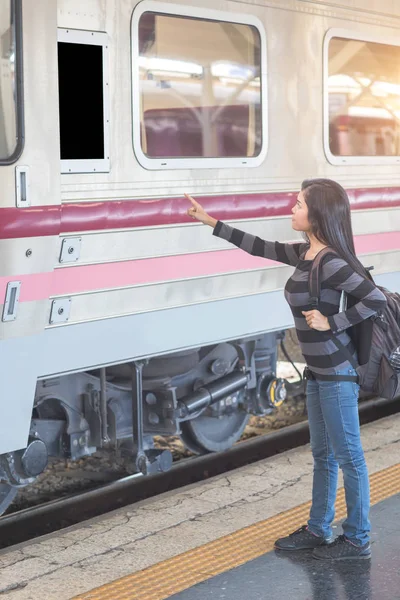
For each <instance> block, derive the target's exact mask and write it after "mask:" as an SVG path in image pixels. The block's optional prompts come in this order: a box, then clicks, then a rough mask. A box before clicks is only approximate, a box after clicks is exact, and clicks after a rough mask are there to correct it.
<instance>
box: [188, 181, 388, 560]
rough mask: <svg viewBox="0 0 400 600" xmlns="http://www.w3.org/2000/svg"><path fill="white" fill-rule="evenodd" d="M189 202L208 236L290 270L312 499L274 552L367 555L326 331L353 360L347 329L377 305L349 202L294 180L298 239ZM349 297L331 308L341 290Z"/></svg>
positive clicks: (332, 188)
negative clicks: (313, 277)
mask: <svg viewBox="0 0 400 600" xmlns="http://www.w3.org/2000/svg"><path fill="white" fill-rule="evenodd" d="M186 197H187V198H188V199H189V200H190V202H191V203H192V207H191V208H190V209H189V210H188V215H189V216H190V217H192V218H193V219H197V220H198V221H201V222H202V223H205V224H206V225H210V226H211V227H213V228H214V235H216V236H218V237H220V238H223V239H225V240H227V241H228V242H231V243H232V244H235V245H236V246H238V247H239V248H242V249H243V250H245V251H246V252H248V253H250V254H253V255H255V256H263V257H265V258H269V259H272V260H276V261H279V262H282V263H285V264H288V265H292V266H294V267H296V269H295V271H294V273H293V275H292V276H291V277H290V278H289V280H288V282H287V284H286V287H285V298H286V300H287V302H288V303H289V305H290V308H291V310H292V313H293V317H294V323H295V327H296V331H297V336H298V339H299V343H300V347H301V350H302V353H303V355H304V359H305V361H306V363H307V367H308V373H309V377H308V381H307V409H308V421H309V427H310V438H311V450H312V454H313V459H314V474H313V489H312V506H311V510H310V518H309V521H308V524H307V525H303V526H302V527H301V528H300V529H297V530H296V531H294V532H293V533H291V534H290V535H289V536H288V537H285V538H281V539H279V540H277V541H276V542H275V547H276V548H279V549H280V550H302V549H313V550H314V551H313V556H314V557H315V558H319V559H328V560H343V559H368V558H370V556H371V549H370V541H369V539H370V536H369V534H370V522H369V518H368V515H369V506H370V501H369V481H368V471H367V466H366V464H365V459H364V453H363V449H362V446H361V439H360V424H359V418H358V391H359V386H358V385H357V383H356V381H357V377H356V372H355V370H354V369H353V367H352V365H351V364H350V362H349V361H348V360H347V359H346V356H343V354H342V352H341V351H340V350H338V348H337V347H336V345H335V343H334V342H333V340H332V337H333V336H337V339H338V340H340V342H342V344H344V345H345V346H346V347H347V349H348V350H349V351H350V352H351V354H352V355H353V356H354V358H355V359H357V356H356V352H355V348H354V346H353V344H352V342H351V339H350V337H349V335H348V333H347V332H346V330H347V329H348V328H349V327H351V326H353V325H355V324H357V323H359V322H361V321H362V320H364V319H368V318H369V317H371V316H372V315H374V314H375V313H377V312H378V311H380V310H381V309H382V308H384V305H385V303H386V299H385V296H384V295H383V294H382V292H380V291H379V290H378V289H377V288H376V287H375V286H374V284H373V283H372V282H371V281H370V279H369V278H368V277H367V273H366V270H365V269H364V267H363V266H362V264H361V263H360V261H359V260H358V259H357V258H356V255H355V249H354V240H353V233H352V227H351V216H350V203H349V199H348V196H347V194H346V192H345V190H344V189H343V188H342V187H341V186H340V185H339V184H338V183H336V182H334V181H331V180H329V179H311V180H306V181H304V182H303V183H302V186H301V191H300V193H299V194H298V196H297V202H296V205H295V206H294V207H293V208H292V215H293V216H292V227H293V229H294V230H296V231H302V232H304V234H305V238H306V243H294V244H283V243H280V242H266V241H264V240H262V239H260V238H259V237H256V236H253V235H250V234H248V233H245V232H243V231H239V230H238V229H233V228H232V227H230V226H229V225H226V224H225V223H222V222H221V221H217V220H216V219H214V218H213V217H211V216H210V215H208V214H207V213H206V212H205V211H204V209H203V207H202V206H201V205H200V204H199V203H198V202H196V201H195V200H194V199H193V198H191V197H190V196H188V195H187V194H186ZM327 247H329V248H331V249H332V250H334V252H335V254H332V253H331V254H327V255H326V257H325V258H324V259H323V262H322V273H321V296H320V302H319V308H320V311H319V310H310V308H311V307H310V304H309V302H310V297H309V293H308V275H309V272H310V269H311V266H312V262H313V259H314V258H315V257H316V256H317V254H318V253H319V252H320V251H321V250H323V249H324V248H327ZM343 290H344V291H345V292H347V293H349V294H350V295H351V296H352V297H354V298H356V299H357V300H358V302H357V303H356V304H355V305H354V306H352V307H351V308H349V309H348V310H345V311H343V312H339V305H340V297H341V293H342V291H343ZM339 467H340V468H341V469H342V471H343V477H344V487H345V496H346V505H347V518H346V520H345V521H344V523H343V533H344V534H343V535H340V536H338V537H337V538H336V539H335V540H334V541H333V534H332V522H333V520H334V516H335V509H334V506H335V499H336V490H337V479H338V468H339Z"/></svg>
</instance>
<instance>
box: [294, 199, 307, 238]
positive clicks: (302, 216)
mask: <svg viewBox="0 0 400 600" xmlns="http://www.w3.org/2000/svg"><path fill="white" fill-rule="evenodd" d="M292 228H293V229H294V230H295V231H305V232H309V231H310V229H311V228H310V223H309V221H308V206H307V204H306V201H305V200H304V194H303V192H299V194H298V196H297V202H296V204H295V205H294V206H293V208H292Z"/></svg>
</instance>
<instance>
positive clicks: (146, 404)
mask: <svg viewBox="0 0 400 600" xmlns="http://www.w3.org/2000/svg"><path fill="white" fill-rule="evenodd" d="M283 337H284V332H278V333H268V334H265V335H263V336H262V337H257V338H246V339H242V340H234V341H230V342H226V343H220V344H217V345H213V346H206V347H202V348H196V349H191V350H186V351H182V352H176V353H174V354H169V355H166V356H160V357H156V358H151V359H148V360H145V359H143V360H137V361H134V362H131V363H126V364H122V365H114V366H109V367H107V368H101V369H98V370H94V371H87V372H82V373H77V374H70V375H65V376H62V377H55V378H50V379H45V380H41V381H39V382H38V384H37V388H36V394H35V399H34V406H33V414H32V421H31V427H30V434H29V442H28V445H27V447H26V448H25V449H23V450H18V451H15V452H12V453H8V454H5V455H2V456H0V514H2V513H3V512H4V511H5V510H6V509H7V507H8V506H9V504H10V503H11V502H12V500H13V499H14V497H15V495H16V493H17V492H18V489H19V488H21V487H24V486H26V485H29V484H31V483H33V482H34V481H35V479H36V478H37V477H38V475H40V474H41V473H42V472H43V471H44V470H45V469H46V466H47V464H48V458H49V457H58V458H69V459H72V460H76V459H79V458H82V457H84V456H88V455H90V454H92V453H94V452H95V451H96V450H98V449H101V448H111V449H115V450H116V451H118V450H119V451H123V452H125V453H129V455H130V456H131V457H132V471H133V472H141V473H143V474H150V473H156V472H159V471H166V470H168V469H169V468H170V467H171V465H172V454H171V452H170V451H169V450H165V449H159V448H157V447H155V444H154V437H155V436H159V435H161V436H165V437H166V436H180V438H181V440H182V442H183V443H184V445H185V446H186V447H187V448H188V449H189V450H191V451H192V452H194V453H195V454H202V453H206V452H217V451H222V450H226V449H228V448H230V447H231V446H232V445H233V444H234V443H235V442H236V441H237V440H238V439H239V438H240V436H241V435H242V433H243V431H244V428H245V427H246V424H247V422H248V419H249V417H250V415H251V414H253V415H267V414H269V413H271V412H272V411H273V410H274V409H275V408H276V407H277V406H279V405H280V404H282V402H283V401H284V400H285V399H286V395H287V382H286V381H285V380H283V379H280V378H277V377H276V365H277V347H278V342H279V341H280V340H282V339H283Z"/></svg>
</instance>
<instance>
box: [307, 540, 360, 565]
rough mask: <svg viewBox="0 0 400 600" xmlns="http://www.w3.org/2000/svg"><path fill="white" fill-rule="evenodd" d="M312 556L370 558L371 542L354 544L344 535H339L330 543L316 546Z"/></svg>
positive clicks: (321, 558)
mask: <svg viewBox="0 0 400 600" xmlns="http://www.w3.org/2000/svg"><path fill="white" fill-rule="evenodd" d="M313 557H314V558H318V559H320V560H354V559H356V560H360V559H364V560H365V559H369V558H371V544H370V543H369V542H367V543H366V544H364V546H355V545H354V544H352V543H351V542H350V541H349V540H348V539H347V538H346V536H344V535H339V537H337V538H336V540H335V541H334V542H332V544H329V546H325V547H324V548H322V547H321V548H316V549H315V550H314V552H313Z"/></svg>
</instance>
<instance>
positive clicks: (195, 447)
mask: <svg viewBox="0 0 400 600" xmlns="http://www.w3.org/2000/svg"><path fill="white" fill-rule="evenodd" d="M212 408H213V407H210V408H209V409H207V411H206V412H205V413H203V414H202V415H200V416H199V417H197V419H193V420H192V421H184V422H183V423H181V432H182V433H181V439H182V441H183V443H184V444H185V446H186V447H187V448H188V449H189V450H191V451H192V452H194V453H195V454H204V453H206V452H221V451H222V450H227V449H228V448H231V446H233V444H234V443H235V442H237V441H238V439H239V438H240V436H241V435H242V433H243V431H244V428H245V427H246V425H247V422H248V420H249V418H250V415H248V414H247V413H246V412H244V411H242V410H235V411H229V412H228V411H226V412H224V413H223V414H219V415H215V412H214V411H213V410H212Z"/></svg>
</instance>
